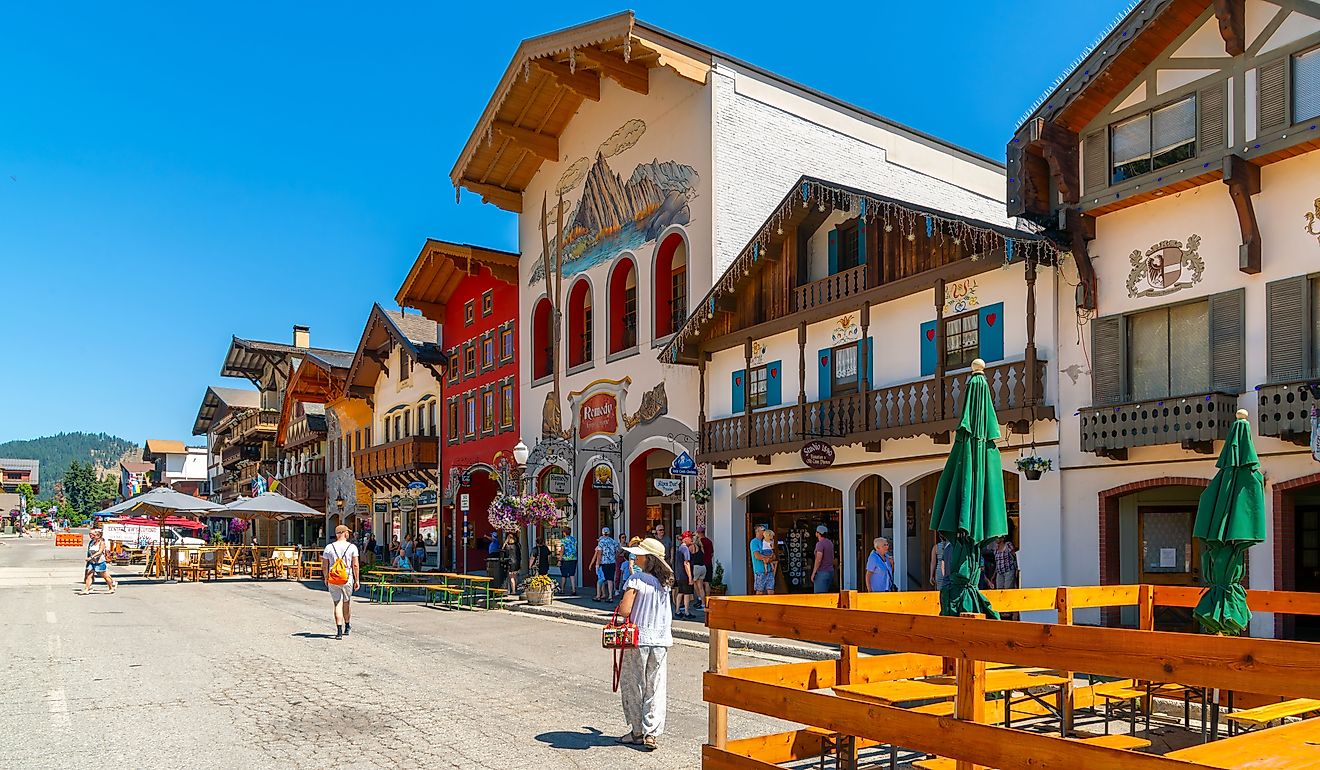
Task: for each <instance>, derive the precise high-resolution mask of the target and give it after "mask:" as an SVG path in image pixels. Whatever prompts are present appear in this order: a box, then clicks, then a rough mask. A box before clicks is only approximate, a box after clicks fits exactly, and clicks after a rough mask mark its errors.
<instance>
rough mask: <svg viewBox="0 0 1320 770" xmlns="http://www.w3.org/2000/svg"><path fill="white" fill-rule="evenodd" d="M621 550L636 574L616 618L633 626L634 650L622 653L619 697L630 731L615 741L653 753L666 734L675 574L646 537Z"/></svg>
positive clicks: (657, 545)
mask: <svg viewBox="0 0 1320 770" xmlns="http://www.w3.org/2000/svg"><path fill="white" fill-rule="evenodd" d="M626 550H627V552H628V553H629V554H632V555H633V556H636V557H637V569H636V570H634V571H633V574H632V577H630V578H629V579H628V582H627V584H626V585H625V586H624V591H623V599H622V601H620V602H619V616H620V617H621V618H627V619H628V620H631V621H632V623H633V624H634V625H636V626H637V646H636V647H630V648H628V649H625V650H624V651H623V664H622V670H621V671H620V675H619V694H620V698H621V700H622V701H623V717H624V719H626V720H627V721H628V730H629V731H628V733H627V734H626V735H624V736H622V737H620V738H619V742H620V743H623V744H626V745H631V746H641V747H642V748H643V749H644V750H646V751H655V749H656V748H657V747H658V745H657V740H658V739H659V738H660V736H661V735H664V732H665V711H666V700H667V698H668V693H667V682H668V669H667V665H666V662H667V659H668V655H669V648H670V647H672V646H673V645H674V637H673V620H672V619H671V618H670V615H669V592H670V590H671V588H672V586H673V585H674V570H673V569H672V568H671V567H670V566H669V564H668V563H667V562H666V561H665V559H664V552H665V546H664V543H661V542H660V541H659V540H656V539H655V538H650V537H648V538H647V539H645V540H643V541H642V542H641V543H639V544H638V545H637V546H630V547H629V548H627V549H626Z"/></svg>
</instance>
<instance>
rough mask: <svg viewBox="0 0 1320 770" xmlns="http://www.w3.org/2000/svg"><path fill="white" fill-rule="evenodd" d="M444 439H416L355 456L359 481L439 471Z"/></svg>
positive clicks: (374, 448) (418, 437)
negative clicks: (437, 466)
mask: <svg viewBox="0 0 1320 770" xmlns="http://www.w3.org/2000/svg"><path fill="white" fill-rule="evenodd" d="M439 461H440V440H439V439H437V438H436V437H435V436H413V437H411V438H405V439H399V440H398V441H392V442H390V443H388V444H380V445H379V446H373V447H368V448H366V449H361V450H358V451H357V452H354V453H353V473H354V475H355V476H356V477H357V478H359V479H369V478H377V477H379V476H388V475H390V474H394V473H407V472H411V471H431V472H435V471H436V464H437V463H438V462H439Z"/></svg>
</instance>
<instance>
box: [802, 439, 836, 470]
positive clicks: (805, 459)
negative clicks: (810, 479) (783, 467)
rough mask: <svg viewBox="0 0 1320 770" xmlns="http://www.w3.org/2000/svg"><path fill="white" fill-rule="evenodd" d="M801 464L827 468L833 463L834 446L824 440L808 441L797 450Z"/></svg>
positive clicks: (809, 466)
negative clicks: (800, 457)
mask: <svg viewBox="0 0 1320 770" xmlns="http://www.w3.org/2000/svg"><path fill="white" fill-rule="evenodd" d="M799 454H800V455H802V464H803V465H805V466H807V467H808V468H828V467H830V466H831V465H833V464H834V447H832V446H830V445H829V444H826V443H825V442H824V441H820V440H817V441H808V442H807V443H805V444H803V445H802V450H801V452H799Z"/></svg>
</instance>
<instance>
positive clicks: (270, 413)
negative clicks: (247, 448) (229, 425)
mask: <svg viewBox="0 0 1320 770" xmlns="http://www.w3.org/2000/svg"><path fill="white" fill-rule="evenodd" d="M279 427H280V412H279V410H278V409H254V410H253V411H252V412H250V413H248V414H246V415H244V416H243V417H242V418H240V419H239V420H238V422H237V423H235V425H234V432H233V436H234V441H236V442H251V441H254V440H261V439H263V438H268V437H270V436H274V435H275V431H276V430H278V429H279Z"/></svg>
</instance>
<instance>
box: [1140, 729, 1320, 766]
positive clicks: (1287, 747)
mask: <svg viewBox="0 0 1320 770" xmlns="http://www.w3.org/2000/svg"><path fill="white" fill-rule="evenodd" d="M1165 756H1166V757H1169V758H1170V759H1182V760H1186V761H1189V762H1200V763H1201V764H1203V765H1206V766H1208V767H1218V768H1224V770H1231V768H1251V770H1301V769H1302V768H1313V767H1320V719H1308V720H1306V721H1304V722H1294V723H1292V724H1289V725H1283V726H1281V727H1271V728H1269V729H1266V730H1257V731H1255V732H1252V733H1246V734H1245V735H1237V736H1234V737H1232V738H1225V739H1223V740H1222V741H1214V742H1212V743H1202V744H1200V745H1197V746H1192V747H1190V748H1186V749H1179V750H1178V751H1171V752H1169V753H1168V754H1165Z"/></svg>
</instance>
